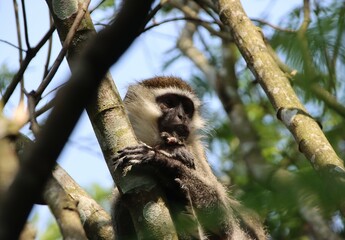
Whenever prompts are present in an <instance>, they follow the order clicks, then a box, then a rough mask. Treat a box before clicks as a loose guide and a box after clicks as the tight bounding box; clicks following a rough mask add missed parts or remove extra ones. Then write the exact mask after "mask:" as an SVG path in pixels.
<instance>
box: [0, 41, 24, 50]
mask: <svg viewBox="0 0 345 240" xmlns="http://www.w3.org/2000/svg"><path fill="white" fill-rule="evenodd" d="M0 42H3V43H6V44H7V45H10V46H11V47H14V48H16V49H18V50H20V51H22V52H27V50H25V49H22V48H20V47H18V46H16V45H14V44H13V43H11V42H9V41H6V40H4V39H0Z"/></svg>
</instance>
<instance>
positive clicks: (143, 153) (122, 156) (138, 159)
mask: <svg viewBox="0 0 345 240" xmlns="http://www.w3.org/2000/svg"><path fill="white" fill-rule="evenodd" d="M117 153H118V154H117V155H116V156H115V158H114V159H113V162H114V170H116V169H118V168H120V169H122V171H123V174H124V175H126V174H127V172H128V171H130V170H131V169H132V167H133V166H137V165H148V166H152V167H158V168H159V169H164V168H165V169H169V170H170V171H173V172H175V171H176V172H177V171H178V170H179V169H180V168H181V167H187V168H192V169H194V168H195V166H194V158H193V156H192V155H191V154H190V153H189V152H188V151H187V149H186V148H185V147H184V146H183V147H182V146H181V147H176V148H174V149H169V150H167V151H165V150H163V149H159V148H152V147H150V146H148V145H146V144H144V143H141V144H139V145H136V146H132V147H127V148H124V149H122V150H120V151H118V152H117ZM174 169H175V170H174Z"/></svg>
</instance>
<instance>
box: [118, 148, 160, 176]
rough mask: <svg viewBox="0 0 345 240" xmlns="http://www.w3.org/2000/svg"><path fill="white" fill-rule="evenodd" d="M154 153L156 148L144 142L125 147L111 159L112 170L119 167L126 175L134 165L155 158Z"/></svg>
mask: <svg viewBox="0 0 345 240" xmlns="http://www.w3.org/2000/svg"><path fill="white" fill-rule="evenodd" d="M155 155H156V150H155V149H153V148H152V147H150V146H148V145H146V144H144V143H140V144H139V145H136V146H131V147H126V148H124V149H122V150H120V151H118V152H117V155H116V156H115V158H114V159H113V164H114V170H116V169H118V168H120V169H122V170H123V175H126V174H127V172H128V171H130V170H131V169H132V167H133V166H134V165H138V164H141V163H143V162H150V161H151V160H152V159H154V158H155Z"/></svg>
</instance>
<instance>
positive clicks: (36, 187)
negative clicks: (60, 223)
mask: <svg viewBox="0 0 345 240" xmlns="http://www.w3.org/2000/svg"><path fill="white" fill-rule="evenodd" d="M150 6H151V1H140V2H137V1H134V0H132V1H125V3H124V6H123V9H122V11H121V12H120V13H119V14H118V18H117V20H116V21H115V22H114V24H112V25H111V26H110V27H109V28H106V29H105V30H103V31H102V32H100V33H99V34H98V35H97V37H96V38H95V40H94V42H93V45H92V47H89V48H88V49H87V51H86V52H85V54H84V57H83V58H82V59H81V60H80V62H79V68H78V70H77V71H75V72H74V74H73V75H72V77H71V79H70V81H69V83H68V86H66V88H65V89H64V91H63V92H61V91H59V93H58V95H57V103H56V107H55V108H54V109H53V110H52V113H51V115H50V116H49V118H48V119H47V122H46V124H45V125H44V127H43V128H42V131H41V133H40V134H39V136H38V138H37V141H36V142H35V143H34V144H33V145H32V147H31V148H30V149H29V151H28V154H27V155H26V156H25V157H24V159H23V164H22V166H21V167H20V169H19V173H18V174H17V176H16V178H15V179H14V181H13V183H12V185H11V186H10V188H9V190H8V191H7V193H6V195H5V196H4V199H3V201H2V202H1V205H0V226H1V228H0V239H17V238H18V236H19V233H20V232H21V230H22V228H23V226H24V223H25V221H26V218H27V217H28V215H29V213H30V211H31V209H32V206H33V203H34V201H35V198H36V197H37V196H39V195H40V194H41V193H42V191H43V188H44V186H45V184H46V182H47V180H48V179H49V177H50V176H51V171H52V169H53V167H54V166H55V161H56V159H57V157H58V155H59V154H60V152H61V150H62V148H63V146H64V144H65V143H66V141H67V139H68V137H69V135H70V134H71V132H72V130H73V128H74V126H75V124H76V122H77V121H78V119H79V117H80V115H81V113H82V111H83V109H84V107H85V106H86V105H87V103H88V101H89V99H90V96H92V95H93V94H94V92H95V89H97V87H98V85H99V83H100V80H101V79H102V77H103V76H104V75H105V73H106V71H107V69H108V68H109V67H110V66H111V65H112V64H113V63H114V62H116V61H117V60H118V59H119V57H120V56H121V55H122V53H123V52H124V51H125V50H126V49H127V48H128V47H129V45H130V44H131V43H132V42H133V40H134V39H135V38H136V36H137V35H138V32H139V30H140V28H141V26H142V22H143V21H144V19H145V17H146V16H147V13H148V11H149V8H150ZM61 116H64V118H61ZM38 156H39V157H38Z"/></svg>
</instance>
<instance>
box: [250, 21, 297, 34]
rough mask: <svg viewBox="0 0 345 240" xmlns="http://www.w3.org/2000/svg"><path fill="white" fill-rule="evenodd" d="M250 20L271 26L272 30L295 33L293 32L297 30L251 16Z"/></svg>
mask: <svg viewBox="0 0 345 240" xmlns="http://www.w3.org/2000/svg"><path fill="white" fill-rule="evenodd" d="M250 20H252V21H253V22H257V23H260V24H263V25H267V26H269V27H271V28H273V29H274V30H277V31H281V32H288V33H295V32H297V31H296V30H293V29H287V28H281V27H278V26H276V25H273V24H272V23H270V22H267V21H265V20H262V19H258V18H251V19H250Z"/></svg>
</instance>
